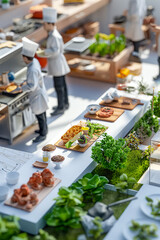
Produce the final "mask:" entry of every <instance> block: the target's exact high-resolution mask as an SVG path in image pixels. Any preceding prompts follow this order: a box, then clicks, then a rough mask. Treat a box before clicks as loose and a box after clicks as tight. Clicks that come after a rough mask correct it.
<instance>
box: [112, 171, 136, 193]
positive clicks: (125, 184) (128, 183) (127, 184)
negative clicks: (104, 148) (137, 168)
mask: <svg viewBox="0 0 160 240" xmlns="http://www.w3.org/2000/svg"><path fill="white" fill-rule="evenodd" d="M135 183H136V179H135V178H133V177H128V176H127V174H125V173H123V174H122V175H121V176H120V182H119V183H117V184H116V185H115V186H116V188H117V190H118V191H122V192H126V190H128V189H131V188H133V185H134V184H135Z"/></svg>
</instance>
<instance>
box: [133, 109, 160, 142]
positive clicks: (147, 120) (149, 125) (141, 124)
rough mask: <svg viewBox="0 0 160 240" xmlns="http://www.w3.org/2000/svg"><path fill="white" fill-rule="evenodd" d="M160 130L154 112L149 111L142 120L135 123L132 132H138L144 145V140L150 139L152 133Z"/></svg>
mask: <svg viewBox="0 0 160 240" xmlns="http://www.w3.org/2000/svg"><path fill="white" fill-rule="evenodd" d="M158 129H159V121H158V118H157V117H155V116H153V112H152V110H151V109H149V110H148V111H147V112H146V113H145V114H144V115H143V117H142V118H140V119H139V120H138V122H136V123H135V125H134V128H133V130H132V132H134V131H135V132H136V134H137V136H138V138H139V139H140V142H141V143H143V140H144V139H146V138H147V137H150V136H151V134H152V131H154V132H157V131H158Z"/></svg>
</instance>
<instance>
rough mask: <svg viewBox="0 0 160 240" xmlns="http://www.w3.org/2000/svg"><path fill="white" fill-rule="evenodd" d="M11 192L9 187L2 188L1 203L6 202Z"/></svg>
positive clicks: (0, 187)
mask: <svg viewBox="0 0 160 240" xmlns="http://www.w3.org/2000/svg"><path fill="white" fill-rule="evenodd" d="M8 192H9V187H7V186H0V202H2V201H4V200H5V199H6V198H7V195H8Z"/></svg>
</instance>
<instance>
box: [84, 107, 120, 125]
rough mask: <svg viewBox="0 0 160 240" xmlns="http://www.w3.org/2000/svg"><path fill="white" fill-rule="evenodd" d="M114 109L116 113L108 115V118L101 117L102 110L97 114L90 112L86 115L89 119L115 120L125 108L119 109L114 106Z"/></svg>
mask: <svg viewBox="0 0 160 240" xmlns="http://www.w3.org/2000/svg"><path fill="white" fill-rule="evenodd" d="M112 109H113V110H114V113H113V114H112V115H111V116H110V117H108V118H103V117H99V116H98V113H99V111H100V110H98V111H97V112H96V114H90V113H89V112H88V113H86V114H85V115H84V117H85V118H89V119H96V120H101V121H107V122H115V121H116V120H117V119H118V118H119V117H120V116H121V115H122V114H123V113H124V110H122V109H117V108H112Z"/></svg>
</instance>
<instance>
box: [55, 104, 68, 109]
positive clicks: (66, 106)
mask: <svg viewBox="0 0 160 240" xmlns="http://www.w3.org/2000/svg"><path fill="white" fill-rule="evenodd" d="M64 108H65V109H68V108H69V104H65V106H64ZM52 109H53V110H56V109H57V107H56V106H54V107H52Z"/></svg>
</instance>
